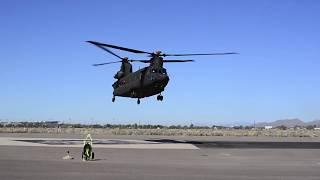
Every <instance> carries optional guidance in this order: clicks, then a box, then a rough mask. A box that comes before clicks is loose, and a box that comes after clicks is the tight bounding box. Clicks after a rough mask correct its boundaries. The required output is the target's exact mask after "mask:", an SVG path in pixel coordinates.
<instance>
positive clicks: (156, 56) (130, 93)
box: [87, 41, 237, 104]
mask: <svg viewBox="0 0 320 180" xmlns="http://www.w3.org/2000/svg"><path fill="white" fill-rule="evenodd" d="M87 42H88V43H91V44H93V45H95V46H97V47H99V48H101V49H103V50H105V51H107V52H108V53H110V54H112V55H113V56H115V57H117V58H119V59H120V60H119V61H113V62H106V63H100V64H93V66H101V65H107V64H113V63H121V68H120V70H119V71H118V72H117V73H116V74H115V75H114V78H115V79H117V80H116V82H114V83H113V85H112V87H113V89H114V90H113V97H112V102H114V101H115V97H116V96H120V97H130V98H137V99H138V100H137V104H140V99H142V98H145V97H149V96H153V95H157V94H158V96H157V100H158V101H162V100H163V96H162V95H161V92H162V91H164V89H165V87H166V86H167V84H168V82H169V76H168V74H167V70H166V69H165V68H164V67H163V63H180V62H193V61H194V60H165V59H163V57H167V56H203V55H230V54H237V53H235V52H228V53H206V54H165V53H162V52H161V51H156V52H146V51H141V50H136V49H130V48H126V47H121V46H115V45H110V44H104V43H100V42H96V41H87ZM108 48H113V49H118V50H122V51H128V52H131V53H137V54H148V57H150V59H149V60H134V59H129V58H128V57H121V56H119V55H117V54H115V53H114V52H112V51H111V50H110V49H108ZM130 62H141V63H149V66H146V67H144V68H142V69H139V70H137V71H135V72H132V65H131V63H130Z"/></svg>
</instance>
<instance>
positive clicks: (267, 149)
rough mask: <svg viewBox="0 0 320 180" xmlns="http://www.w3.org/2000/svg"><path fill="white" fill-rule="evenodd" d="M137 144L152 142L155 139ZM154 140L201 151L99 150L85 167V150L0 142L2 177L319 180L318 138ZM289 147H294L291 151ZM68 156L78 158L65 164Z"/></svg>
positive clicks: (35, 179) (40, 179)
mask: <svg viewBox="0 0 320 180" xmlns="http://www.w3.org/2000/svg"><path fill="white" fill-rule="evenodd" d="M16 137H20V136H16ZM38 138H39V137H38ZM119 139H120V140H121V138H119ZM125 139H127V138H125ZM132 139H134V137H133V138H132ZM136 139H139V140H142V139H144V140H147V141H149V140H150V139H151V138H150V137H145V138H143V137H138V138H136ZM122 141H123V140H122ZM122 141H119V142H122ZM152 141H154V142H158V143H166V144H167V143H173V144H179V143H183V144H185V143H194V144H192V145H194V146H196V147H198V148H195V149H183V148H181V149H170V148H168V149H142V148H138V149H137V148H127V149H125V148H120V149H118V148H94V151H95V156H96V160H94V161H86V162H84V161H82V160H81V151H82V149H81V148H80V147H72V146H70V147H68V146H65V145H64V146H62V147H56V146H52V147H51V146H23V145H21V146H18V145H13V146H11V145H1V142H0V177H1V179H3V180H20V179H23V180H29V179H30V180H44V179H45V180H57V179H59V180H60V179H61V180H70V179H77V180H89V179H95V180H96V179H97V180H100V179H101V180H102V179H103V180H106V179H129V180H133V179H135V180H138V179H139V180H141V179H152V180H160V179H161V180H162V179H172V180H177V179H187V180H188V179H190V180H191V179H192V180H194V179H210V180H212V179H221V180H226V179H230V180H231V179H232V180H237V179H241V180H242V179H243V180H244V179H246V180H247V179H249V180H251V179H259V180H277V179H281V180H289V179H290V180H302V179H303V180H319V179H320V148H319V146H318V144H319V142H318V140H317V139H316V140H315V139H313V140H310V141H308V142H305V141H304V140H301V139H296V140H294V139H290V140H288V141H285V139H282V140H280V141H279V139H277V140H273V139H272V138H271V139H268V140H265V141H263V140H261V141H258V140H254V139H246V138H236V137H233V138H231V139H228V138H226V139H225V140H224V139H223V138H220V139H219V140H217V139H216V138H214V137H212V138H208V137H206V139H201V138H199V137H179V138H171V139H170V138H169V137H165V138H164V137H161V138H152ZM159 141H164V142H159ZM275 142H278V143H280V144H277V143H275ZM288 142H291V144H289V147H286V143H288ZM219 143H220V144H219ZM221 143H222V144H221ZM252 143H253V144H252ZM259 143H263V145H262V146H261V145H259ZM281 143H282V144H281ZM217 144H218V145H217ZM239 144H240V145H239ZM257 144H258V145H257ZM66 151H70V155H71V156H73V157H74V158H75V159H74V160H63V159H62V157H63V156H65V155H66Z"/></svg>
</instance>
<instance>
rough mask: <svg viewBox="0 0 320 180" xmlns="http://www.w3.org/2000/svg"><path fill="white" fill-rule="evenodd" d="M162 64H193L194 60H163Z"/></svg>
mask: <svg viewBox="0 0 320 180" xmlns="http://www.w3.org/2000/svg"><path fill="white" fill-rule="evenodd" d="M163 62H165V63H167V62H194V60H163Z"/></svg>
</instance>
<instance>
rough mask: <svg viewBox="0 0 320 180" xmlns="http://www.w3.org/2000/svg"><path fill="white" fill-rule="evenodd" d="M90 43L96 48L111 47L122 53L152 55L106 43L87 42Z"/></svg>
mask: <svg viewBox="0 0 320 180" xmlns="http://www.w3.org/2000/svg"><path fill="white" fill-rule="evenodd" d="M87 42H88V43H91V44H94V45H96V46H105V47H109V48H114V49H119V50H122V51H128V52H132V53H143V54H152V53H149V52H145V51H140V50H136V49H130V48H125V47H121V46H115V45H111V44H104V43H99V42H95V41H87Z"/></svg>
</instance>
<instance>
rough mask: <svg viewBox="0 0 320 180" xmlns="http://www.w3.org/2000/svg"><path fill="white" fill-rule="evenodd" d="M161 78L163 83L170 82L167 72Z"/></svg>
mask: <svg viewBox="0 0 320 180" xmlns="http://www.w3.org/2000/svg"><path fill="white" fill-rule="evenodd" d="M159 79H160V81H161V82H162V83H168V82H169V76H168V75H166V74H161V75H160V78H159Z"/></svg>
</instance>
